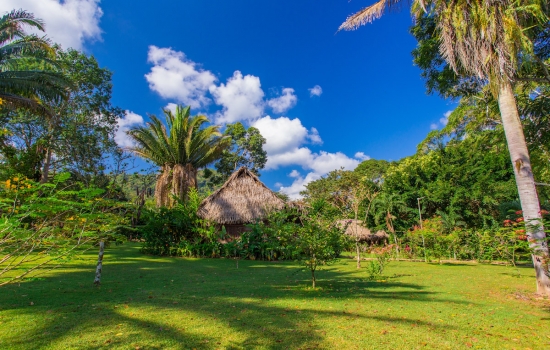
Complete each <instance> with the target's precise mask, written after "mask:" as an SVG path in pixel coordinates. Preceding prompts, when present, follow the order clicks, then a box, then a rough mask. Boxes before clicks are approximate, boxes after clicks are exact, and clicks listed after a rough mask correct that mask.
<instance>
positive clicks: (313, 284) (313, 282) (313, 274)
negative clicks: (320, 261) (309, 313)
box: [311, 270, 315, 289]
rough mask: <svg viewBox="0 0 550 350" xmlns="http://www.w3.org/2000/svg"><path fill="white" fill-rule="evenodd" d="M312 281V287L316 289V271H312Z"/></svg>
mask: <svg viewBox="0 0 550 350" xmlns="http://www.w3.org/2000/svg"><path fill="white" fill-rule="evenodd" d="M311 281H312V286H313V288H314V289H315V270H311Z"/></svg>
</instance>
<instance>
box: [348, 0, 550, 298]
mask: <svg viewBox="0 0 550 350" xmlns="http://www.w3.org/2000/svg"><path fill="white" fill-rule="evenodd" d="M399 3H401V1H399V0H380V1H378V2H376V3H375V4H373V5H371V6H368V7H366V8H364V9H362V10H361V11H359V12H357V13H355V14H354V15H352V16H350V17H348V18H347V19H346V21H345V22H344V23H343V24H342V25H341V26H340V29H341V30H342V29H343V30H351V29H356V28H358V27H359V26H361V25H364V24H366V23H370V22H372V21H373V20H375V19H377V18H379V17H380V16H382V14H383V13H384V12H385V11H386V10H388V9H390V8H392V7H394V6H396V5H398V4H399ZM547 6H548V1H547V0H515V1H513V0H486V1H480V0H478V1H471V0H453V1H447V0H414V1H413V2H412V12H413V14H414V16H415V17H416V18H417V19H419V18H422V17H423V16H425V15H426V14H427V15H428V16H433V18H434V19H435V22H436V24H437V28H438V38H437V41H438V44H439V49H440V52H441V56H442V57H443V59H444V60H445V61H446V62H447V64H448V65H449V66H450V68H451V69H452V70H453V71H454V72H455V73H456V74H457V75H459V76H470V77H474V78H477V79H479V80H482V81H485V82H487V83H488V86H489V87H490V89H491V92H492V93H493V94H494V96H495V98H496V99H497V101H498V106H499V110H500V115H501V120H502V125H503V128H504V131H505V134H506V140H507V143H508V149H509V152H510V157H511V160H512V165H513V168H514V175H515V178H516V184H517V187H518V192H519V197H520V201H521V206H522V209H523V213H524V217H525V220H526V223H527V227H526V229H527V236H528V238H529V241H530V242H531V248H532V249H533V264H534V266H535V271H536V276H537V292H538V293H544V294H546V295H549V296H550V276H549V275H550V273H549V269H548V266H549V254H548V245H547V243H546V235H545V233H544V228H543V227H542V223H541V214H540V203H539V200H538V196H537V191H536V188H535V180H534V176H533V171H532V169H531V161H530V157H529V151H528V149H527V143H526V141H525V136H524V133H523V127H522V124H521V120H520V116H519V113H518V108H517V103H516V98H515V96H514V91H513V83H514V81H515V78H516V76H517V71H518V67H519V65H520V64H526V62H527V63H529V62H535V63H540V62H536V61H537V60H536V57H534V55H533V53H534V45H533V41H532V37H530V34H531V33H532V30H533V29H532V28H540V27H543V26H544V25H545V24H546V23H547V22H548V17H547V15H546V13H545V10H546V9H547ZM531 35H532V34H531ZM543 64H544V63H543Z"/></svg>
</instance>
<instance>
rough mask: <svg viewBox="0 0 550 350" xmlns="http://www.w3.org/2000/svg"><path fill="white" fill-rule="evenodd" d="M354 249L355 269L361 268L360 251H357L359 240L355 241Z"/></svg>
mask: <svg viewBox="0 0 550 350" xmlns="http://www.w3.org/2000/svg"><path fill="white" fill-rule="evenodd" d="M355 249H356V250H357V268H358V269H360V268H361V251H360V250H359V239H357V238H356V239H355Z"/></svg>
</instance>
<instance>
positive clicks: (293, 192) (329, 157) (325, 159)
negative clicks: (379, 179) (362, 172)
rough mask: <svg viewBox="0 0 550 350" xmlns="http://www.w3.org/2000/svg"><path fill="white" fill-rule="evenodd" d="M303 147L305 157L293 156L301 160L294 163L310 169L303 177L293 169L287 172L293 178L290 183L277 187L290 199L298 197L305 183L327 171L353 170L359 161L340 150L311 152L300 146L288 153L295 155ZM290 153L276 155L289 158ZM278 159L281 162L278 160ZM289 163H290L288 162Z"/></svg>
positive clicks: (304, 187) (318, 177) (316, 178)
mask: <svg viewBox="0 0 550 350" xmlns="http://www.w3.org/2000/svg"><path fill="white" fill-rule="evenodd" d="M304 149H305V150H307V151H309V152H308V153H307V157H301V158H300V157H295V159H299V160H300V161H301V162H295V163H294V164H299V165H302V167H303V168H304V169H309V170H311V171H310V172H309V173H307V175H306V176H305V177H302V176H301V175H300V173H299V172H298V171H297V170H293V171H292V172H291V173H290V174H289V176H290V177H292V178H293V179H294V180H293V182H292V184H291V185H290V186H288V187H283V186H282V187H281V188H280V189H279V191H281V192H283V193H286V194H287V195H288V196H289V197H290V198H292V199H297V198H300V197H301V196H300V192H301V191H303V190H305V189H306V185H307V184H309V183H310V182H311V181H315V180H318V179H320V178H321V177H322V176H323V175H326V174H327V173H329V172H331V171H333V170H336V169H340V168H344V169H345V170H353V169H355V168H356V167H357V165H358V164H359V161H358V160H357V159H352V158H349V157H348V156H346V155H345V154H343V153H341V152H336V153H329V152H324V151H321V152H319V153H312V152H311V151H310V150H309V149H307V148H300V149H298V150H297V152H295V153H293V154H292V153H291V152H290V153H291V154H292V155H294V156H296V155H297V154H298V153H299V152H300V151H301V150H304ZM291 154H285V155H277V157H286V159H287V160H288V159H291V157H290V155H291ZM278 161H279V162H280V163H281V161H280V160H278ZM268 162H269V157H268ZM289 164H292V163H291V162H289Z"/></svg>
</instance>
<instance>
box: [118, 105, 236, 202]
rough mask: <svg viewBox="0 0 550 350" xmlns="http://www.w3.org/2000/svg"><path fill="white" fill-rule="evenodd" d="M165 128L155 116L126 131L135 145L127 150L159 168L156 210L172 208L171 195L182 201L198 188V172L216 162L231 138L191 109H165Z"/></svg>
mask: <svg viewBox="0 0 550 350" xmlns="http://www.w3.org/2000/svg"><path fill="white" fill-rule="evenodd" d="M164 114H165V116H166V123H167V124H168V129H167V128H166V126H165V125H164V124H163V123H162V121H161V120H160V119H159V118H157V117H156V116H151V122H148V123H147V126H146V127H139V128H136V129H133V130H130V131H128V135H129V136H130V137H131V138H132V139H133V140H134V141H135V143H136V146H135V147H131V148H130V151H132V152H133V153H134V154H136V155H138V156H140V157H142V158H145V159H148V160H150V161H152V162H153V163H155V164H156V165H158V166H159V167H160V168H161V174H160V176H159V177H158V179H157V184H156V187H155V198H156V202H157V206H158V207H164V206H168V207H170V206H172V204H173V201H172V198H171V197H172V195H175V196H177V197H178V198H180V199H182V200H185V199H186V197H187V194H188V192H189V190H190V189H191V188H196V187H197V170H198V169H199V168H201V167H205V166H206V165H208V164H210V163H212V162H213V161H215V160H216V159H218V158H219V157H220V155H221V153H222V151H223V150H224V149H226V148H227V147H228V146H229V144H230V142H231V138H230V137H228V136H223V135H222V134H221V133H220V131H219V129H220V127H219V126H218V125H210V126H205V127H203V126H204V124H207V123H209V120H208V118H207V117H205V116H203V115H197V116H194V117H191V116H190V107H183V106H177V107H176V110H175V113H173V112H172V111H171V110H168V109H165V110H164Z"/></svg>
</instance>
